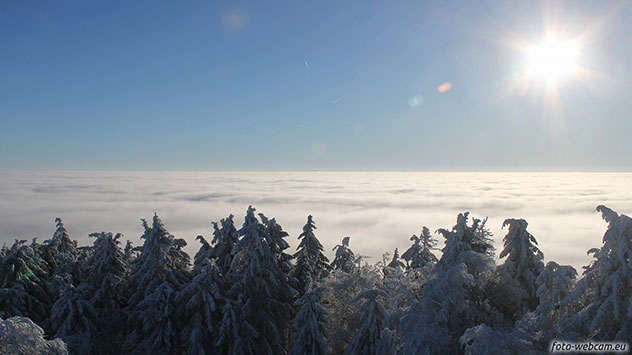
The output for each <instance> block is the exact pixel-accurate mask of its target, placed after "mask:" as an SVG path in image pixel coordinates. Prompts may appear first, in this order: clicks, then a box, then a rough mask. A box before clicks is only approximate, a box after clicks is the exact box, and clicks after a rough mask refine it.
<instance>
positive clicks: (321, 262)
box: [292, 215, 330, 293]
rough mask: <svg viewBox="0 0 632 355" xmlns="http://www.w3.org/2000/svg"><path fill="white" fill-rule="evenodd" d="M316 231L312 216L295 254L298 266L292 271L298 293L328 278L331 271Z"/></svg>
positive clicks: (300, 236)
mask: <svg viewBox="0 0 632 355" xmlns="http://www.w3.org/2000/svg"><path fill="white" fill-rule="evenodd" d="M315 229H316V225H315V224H314V219H313V218H312V216H311V215H310V216H308V217H307V223H305V225H304V226H303V233H301V234H300V235H299V236H298V239H299V240H300V241H301V242H300V243H299V245H298V247H297V252H296V253H295V254H294V258H295V259H296V266H295V267H294V269H293V270H292V276H294V278H296V280H297V287H298V291H299V292H301V293H302V292H304V290H305V286H306V285H307V284H309V283H310V282H311V281H312V280H314V281H316V280H318V279H321V278H323V277H325V276H327V274H328V273H329V269H330V267H329V259H327V257H326V256H325V255H324V254H323V245H322V244H321V243H320V241H319V240H318V239H317V238H316V235H315V234H314V230H315Z"/></svg>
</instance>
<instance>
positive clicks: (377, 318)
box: [345, 288, 388, 355]
mask: <svg viewBox="0 0 632 355" xmlns="http://www.w3.org/2000/svg"><path fill="white" fill-rule="evenodd" d="M379 298H382V299H384V300H387V299H388V294H387V293H386V292H384V291H382V290H380V289H377V288H371V289H368V290H366V291H362V292H360V294H358V295H357V296H356V297H355V298H354V299H353V300H351V302H352V303H356V302H360V301H361V300H365V301H364V303H363V304H362V305H361V306H360V308H359V309H358V310H357V312H356V314H355V315H356V317H358V318H359V319H360V327H359V329H358V331H357V333H356V335H355V336H354V337H353V339H351V342H349V345H348V346H347V349H346V350H345V354H346V355H364V354H367V355H381V354H385V353H386V352H387V350H388V349H386V345H387V342H386V339H385V338H384V336H383V325H384V322H385V320H386V318H387V317H388V313H387V312H386V309H384V306H382V303H381V302H380V300H379Z"/></svg>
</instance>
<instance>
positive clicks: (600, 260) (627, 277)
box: [563, 206, 632, 341]
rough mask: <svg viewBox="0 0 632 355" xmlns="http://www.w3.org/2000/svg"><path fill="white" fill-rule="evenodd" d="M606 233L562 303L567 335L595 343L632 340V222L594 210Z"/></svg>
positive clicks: (600, 207)
mask: <svg viewBox="0 0 632 355" xmlns="http://www.w3.org/2000/svg"><path fill="white" fill-rule="evenodd" d="M597 211H599V212H601V214H602V217H603V219H604V220H605V221H606V222H607V223H608V229H607V230H606V232H605V234H604V236H603V245H602V246H601V248H600V249H597V248H594V249H591V250H589V251H588V253H589V254H593V256H594V261H593V262H592V263H591V264H590V265H589V266H588V267H587V268H586V270H585V271H584V274H583V277H582V278H581V279H580V280H579V281H578V282H577V285H576V287H575V290H574V291H573V292H572V293H571V294H570V295H569V296H568V297H567V299H565V300H564V301H563V302H564V303H565V305H566V306H567V307H568V310H569V312H570V318H569V319H568V321H567V322H566V328H567V329H568V330H569V331H575V332H577V333H578V334H579V335H580V336H581V337H588V336H592V338H593V339H595V340H608V341H612V340H616V341H630V340H632V218H630V217H628V216H626V215H619V214H617V213H616V212H615V211H613V210H611V209H609V208H608V207H605V206H597Z"/></svg>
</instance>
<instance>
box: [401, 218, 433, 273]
mask: <svg viewBox="0 0 632 355" xmlns="http://www.w3.org/2000/svg"><path fill="white" fill-rule="evenodd" d="M410 240H411V241H412V242H413V245H411V246H410V248H408V250H406V251H405V252H404V253H403V254H402V259H404V260H406V264H407V266H408V268H412V269H421V268H423V267H425V266H427V265H428V266H432V265H434V264H436V263H437V260H438V259H437V257H436V256H434V254H432V250H436V249H437V247H436V245H437V240H436V239H434V238H433V237H432V235H431V234H430V230H429V229H428V227H426V226H423V228H422V229H421V233H420V234H419V237H418V236H416V235H414V234H413V236H412V237H410Z"/></svg>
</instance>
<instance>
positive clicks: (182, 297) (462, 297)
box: [0, 206, 632, 354]
mask: <svg viewBox="0 0 632 355" xmlns="http://www.w3.org/2000/svg"><path fill="white" fill-rule="evenodd" d="M597 210H598V211H600V212H601V213H602V215H603V218H604V219H605V220H606V222H607V223H608V226H607V229H606V232H605V234H604V236H603V244H602V246H601V248H594V249H591V250H589V251H588V253H589V254H591V255H592V256H593V257H594V259H593V261H592V262H591V263H590V264H589V265H588V266H586V267H584V271H583V273H582V276H581V278H580V279H579V280H576V277H577V272H576V270H575V269H574V268H573V267H571V266H567V265H558V264H557V263H555V262H553V261H551V262H549V263H547V264H546V265H545V264H544V262H543V260H544V255H543V253H542V252H541V251H540V250H539V248H538V246H537V241H536V239H535V238H534V236H533V235H531V234H530V233H529V232H528V231H527V222H526V221H525V220H522V219H507V220H505V221H504V223H503V227H506V228H507V235H506V236H505V237H504V238H503V244H504V245H503V249H502V251H501V252H500V254H499V258H500V262H502V263H501V264H499V265H497V264H496V262H495V258H494V257H495V250H494V247H493V244H492V239H491V233H490V232H489V230H488V229H487V228H486V220H479V219H470V218H469V214H468V213H462V214H459V215H458V217H457V221H456V224H455V225H454V226H453V227H452V228H450V229H439V230H437V233H438V234H440V235H441V236H443V238H445V247H444V248H443V249H442V250H441V257H440V258H437V257H436V256H435V254H434V253H433V251H434V250H435V249H436V244H437V241H436V240H435V238H434V237H433V234H432V233H431V232H430V230H428V228H426V227H423V228H422V230H421V233H419V235H413V236H412V237H411V238H410V240H411V242H412V244H411V246H410V248H409V249H408V250H406V251H405V252H403V253H402V254H401V256H400V255H399V252H398V250H397V249H395V251H394V252H393V254H392V255H390V254H385V256H384V258H383V260H382V261H380V262H378V263H376V264H375V265H369V264H368V263H366V262H365V261H363V258H362V257H361V256H360V255H358V254H356V253H354V252H353V251H352V250H351V248H350V238H349V237H345V238H344V239H343V240H342V242H341V244H340V245H337V246H335V247H334V250H335V258H334V260H332V261H331V262H330V261H329V260H328V258H327V257H326V256H325V255H324V254H323V245H322V244H321V243H320V242H319V240H318V238H317V237H316V232H315V231H316V225H315V223H314V220H313V218H312V216H309V217H308V218H307V222H306V224H305V226H304V227H303V232H302V233H301V234H300V235H299V236H298V239H299V240H300V243H299V245H298V247H297V250H296V252H295V253H293V254H292V253H290V252H289V250H288V249H289V244H288V242H287V238H288V233H287V232H285V231H284V230H283V228H282V227H281V225H279V224H278V223H277V221H276V220H275V219H274V218H267V217H266V216H264V215H263V214H258V215H256V214H255V209H254V208H252V207H249V208H248V211H247V213H246V216H245V218H244V222H243V224H242V225H241V227H240V228H237V227H236V226H235V222H234V219H233V216H232V215H230V216H228V217H227V218H224V219H222V220H221V221H220V222H219V223H213V237H212V239H211V241H210V242H209V241H208V240H207V239H205V238H204V237H203V236H198V238H197V239H198V240H199V242H200V244H201V245H200V249H199V251H198V252H197V253H196V254H195V257H194V258H193V260H192V261H191V259H190V257H189V255H187V253H185V252H184V251H183V247H184V246H185V245H186V242H185V241H184V240H183V239H178V238H176V237H175V236H173V235H171V234H170V233H169V232H168V231H167V229H166V228H165V226H164V225H163V223H162V221H161V220H160V218H159V217H158V216H157V215H155V216H154V217H153V220H152V221H151V223H149V222H147V221H145V220H143V221H142V225H143V229H144V233H143V235H142V237H141V238H142V240H143V245H142V246H138V247H134V246H132V244H131V243H130V242H129V241H127V243H126V245H125V246H122V245H121V239H122V235H121V234H116V235H114V234H113V233H108V232H100V233H93V234H91V235H90V237H92V238H94V244H93V245H92V246H89V247H78V245H77V242H76V241H74V240H73V239H71V237H70V236H69V234H68V232H67V230H66V228H65V227H64V224H63V222H62V220H61V219H59V218H57V219H56V220H55V223H56V230H55V232H54V234H53V236H52V238H51V239H49V240H46V241H44V242H42V243H39V242H38V241H37V240H36V239H34V240H33V241H32V242H30V243H27V241H25V240H16V241H15V243H14V244H13V245H12V246H11V247H7V246H4V247H3V248H2V250H1V251H0V261H1V262H0V317H1V318H3V319H5V320H3V321H2V320H0V340H2V342H3V344H2V345H0V351H5V352H7V351H12V350H11V349H14V350H15V349H18V348H21V349H28V347H29V346H33V347H34V346H39V347H38V348H37V349H38V350H36V351H38V352H40V353H45V352H46V351H48V352H50V353H63V344H61V343H60V342H59V341H56V342H53V341H47V340H46V339H45V338H43V334H42V329H43V330H44V332H45V334H47V336H48V338H51V339H52V338H61V339H62V340H63V342H64V343H65V344H66V346H67V349H68V351H69V352H70V353H76V354H121V353H123V354H285V353H289V354H327V353H329V354H342V353H345V354H425V353H430V354H435V353H436V354H458V353H465V354H483V353H485V354H496V353H497V354H509V353H540V352H542V353H544V352H547V351H548V350H549V346H550V344H551V341H552V340H554V339H557V340H567V341H587V340H592V341H622V342H629V341H630V340H631V338H632V302H631V297H632V259H631V256H632V219H630V218H629V217H627V216H625V215H618V214H617V213H616V212H614V211H612V210H610V209H608V208H607V207H604V206H598V207H597ZM16 316H19V317H28V318H29V319H30V320H32V321H33V322H35V323H36V324H37V325H38V326H36V325H34V324H32V323H30V321H29V319H26V318H11V317H16ZM8 318H11V319H8ZM19 324H22V325H23V326H19ZM34 339H35V340H34ZM60 344H61V345H60ZM33 349H35V348H31V350H32V351H35V350H33ZM42 349H44V350H42ZM46 349H48V350H46ZM60 349H61V350H60ZM26 352H28V350H26Z"/></svg>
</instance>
